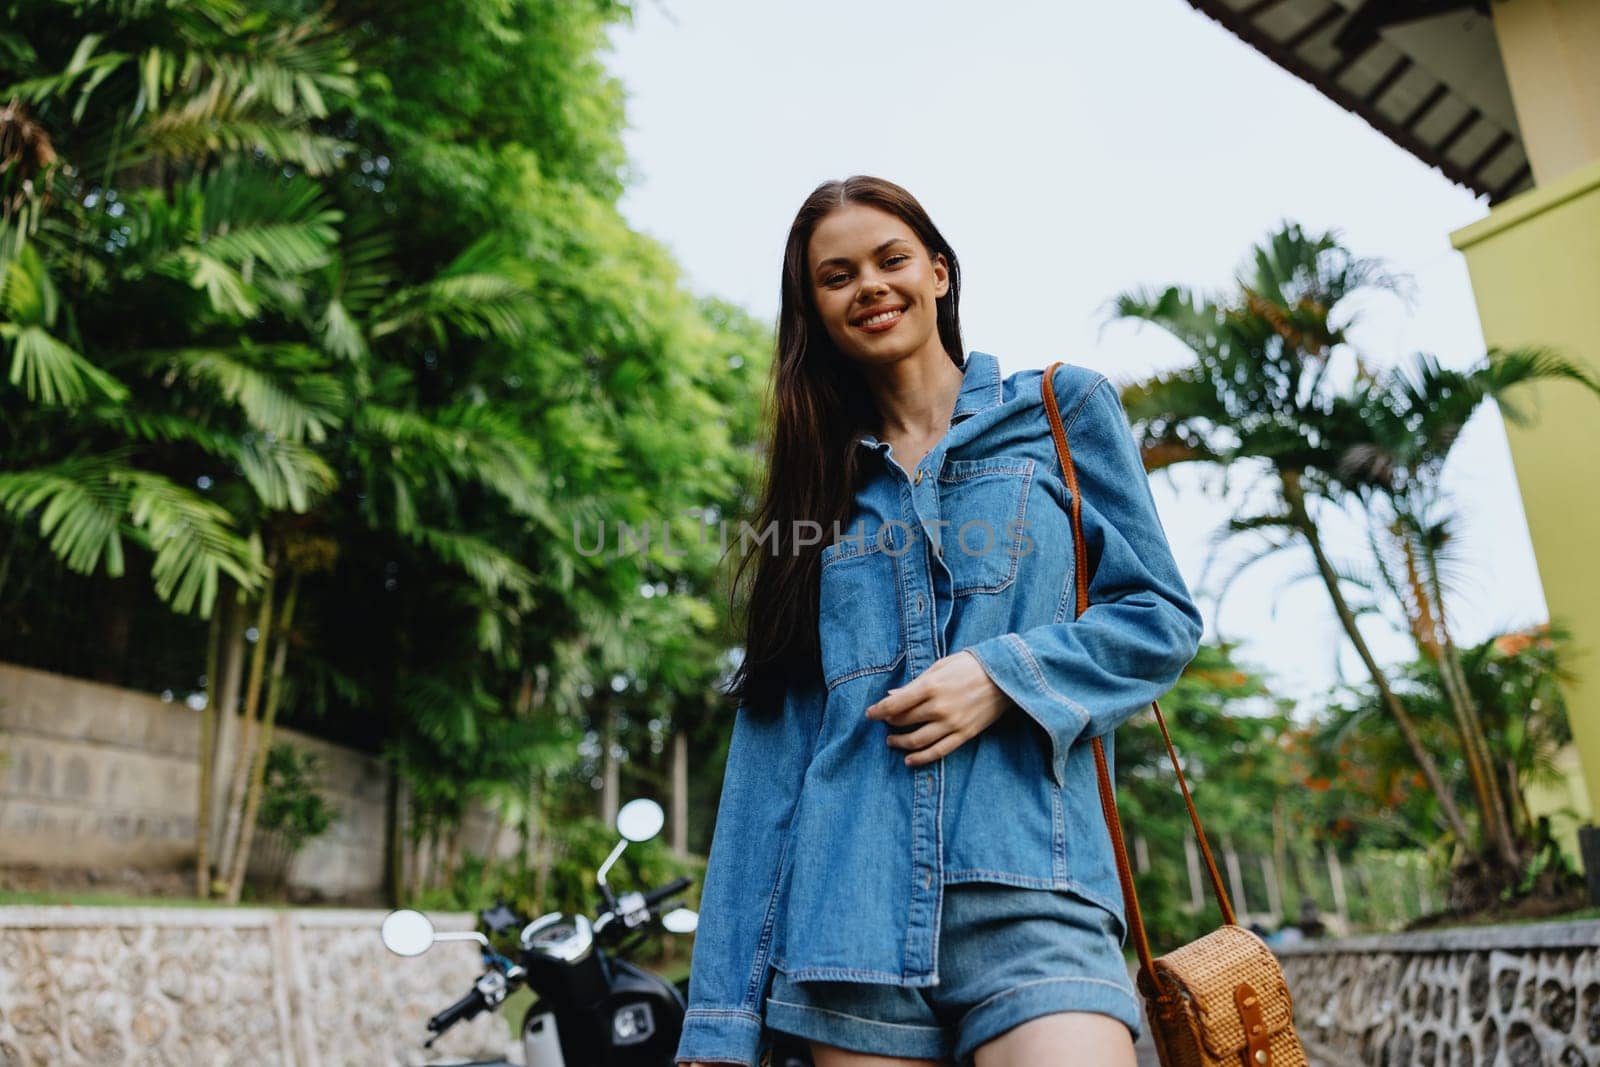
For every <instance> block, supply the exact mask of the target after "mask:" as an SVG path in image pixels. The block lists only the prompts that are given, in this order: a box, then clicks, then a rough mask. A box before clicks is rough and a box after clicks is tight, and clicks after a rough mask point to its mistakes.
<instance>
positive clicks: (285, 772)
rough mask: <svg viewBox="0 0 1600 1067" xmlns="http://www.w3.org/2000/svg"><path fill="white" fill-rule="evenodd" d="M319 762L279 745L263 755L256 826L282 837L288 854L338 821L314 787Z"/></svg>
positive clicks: (306, 753) (311, 753)
mask: <svg viewBox="0 0 1600 1067" xmlns="http://www.w3.org/2000/svg"><path fill="white" fill-rule="evenodd" d="M319 762H320V761H319V760H318V759H317V756H316V754H315V753H313V752H307V751H304V750H302V749H298V748H295V747H294V746H293V745H289V744H286V743H284V742H281V741H280V742H278V743H277V744H275V745H273V746H272V748H271V750H270V751H268V753H267V774H266V781H265V785H264V787H263V789H262V793H261V806H260V807H259V808H258V809H256V825H257V826H258V827H260V828H261V829H263V830H268V831H276V832H277V833H279V834H281V835H283V838H284V840H285V842H286V843H287V845H288V848H289V851H290V852H291V853H295V852H299V851H300V850H301V849H302V848H304V847H305V846H306V843H307V842H309V841H312V840H314V839H316V838H318V837H321V836H322V835H323V834H325V833H327V832H328V830H329V829H330V828H331V827H332V826H333V824H334V822H335V820H337V819H338V817H339V812H338V809H337V808H335V807H334V806H333V805H331V804H329V803H328V801H327V798H325V797H324V796H323V795H322V792H321V790H320V789H318V787H317V781H318V776H319V771H320V769H321V768H320V766H319Z"/></svg>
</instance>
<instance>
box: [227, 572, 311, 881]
mask: <svg viewBox="0 0 1600 1067" xmlns="http://www.w3.org/2000/svg"><path fill="white" fill-rule="evenodd" d="M299 596H300V575H299V573H298V572H296V573H295V574H294V576H293V577H291V578H290V579H289V592H288V594H287V595H286V596H284V598H283V612H282V614H281V615H279V617H278V618H279V622H278V632H277V635H276V644H277V647H276V648H275V649H274V650H273V654H272V677H271V679H270V680H269V681H268V682H267V702H266V707H265V708H264V709H263V710H262V713H261V729H260V730H259V731H258V733H259V737H258V738H257V740H256V746H255V748H256V751H255V761H254V763H253V764H252V765H251V768H250V790H249V792H248V793H246V794H245V802H244V811H243V813H242V815H241V817H240V821H239V844H238V847H237V848H235V849H234V853H233V873H232V875H231V876H230V877H229V879H228V903H229V904H237V903H239V896H240V894H242V893H243V892H244V873H245V868H246V867H247V866H249V863H250V842H251V841H252V840H253V839H254V838H255V832H256V812H257V810H259V808H260V807H261V789H262V786H263V784H264V783H265V782H266V777H267V752H268V751H269V750H270V749H271V747H272V724H273V721H274V720H275V719H276V718H277V716H278V699H279V697H281V696H282V694H283V668H284V664H285V663H286V662H287V661H288V659H289V627H290V625H291V623H292V622H293V621H294V605H295V601H296V600H297V599H299Z"/></svg>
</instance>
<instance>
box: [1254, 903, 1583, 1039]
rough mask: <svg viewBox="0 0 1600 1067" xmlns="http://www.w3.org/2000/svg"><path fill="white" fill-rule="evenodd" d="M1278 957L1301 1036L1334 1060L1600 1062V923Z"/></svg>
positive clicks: (1309, 947) (1302, 950) (1468, 932)
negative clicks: (1289, 991)
mask: <svg viewBox="0 0 1600 1067" xmlns="http://www.w3.org/2000/svg"><path fill="white" fill-rule="evenodd" d="M1277 952H1278V955H1279V958H1280V960H1281V961H1282V963H1283V969H1284V972H1285V974H1286V975H1287V977H1288V980H1289V988H1290V990H1291V991H1292V992H1293V996H1294V1002H1295V1026H1296V1028H1297V1029H1298V1030H1299V1032H1300V1034H1301V1035H1302V1037H1304V1038H1305V1040H1306V1043H1307V1045H1308V1046H1310V1047H1315V1048H1316V1049H1317V1051H1318V1052H1319V1053H1325V1054H1326V1056H1327V1059H1328V1060H1329V1061H1330V1062H1339V1063H1351V1064H1357V1063H1359V1064H1382V1065H1385V1067H1402V1065H1409V1064H1416V1065H1419V1067H1491V1065H1496V1067H1498V1065H1501V1064H1507V1065H1510V1067H1590V1065H1596V1064H1600V921H1594V920H1590V921H1582V922H1555V923H1527V924H1522V925H1514V926H1492V927H1480V928H1460V929H1454V930H1441V931H1437V932H1433V933H1426V932H1424V933H1414V934H1389V935H1380V936H1374V937H1364V938H1352V939H1349V940H1344V941H1335V942H1306V943H1303V944H1299V945H1287V946H1281V947H1279V948H1278V949H1277Z"/></svg>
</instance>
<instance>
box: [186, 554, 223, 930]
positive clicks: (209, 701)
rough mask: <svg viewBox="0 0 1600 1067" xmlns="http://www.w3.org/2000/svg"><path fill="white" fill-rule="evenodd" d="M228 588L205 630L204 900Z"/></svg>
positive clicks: (199, 887) (197, 880)
mask: <svg viewBox="0 0 1600 1067" xmlns="http://www.w3.org/2000/svg"><path fill="white" fill-rule="evenodd" d="M229 588H230V585H229V583H228V581H227V579H224V580H223V582H222V590H221V595H219V596H218V597H217V605H216V608H215V609H214V610H213V611H212V612H211V625H210V627H209V628H208V629H207V631H206V702H205V706H204V707H202V708H201V709H200V751H199V754H198V757H197V758H198V759H199V761H200V782H199V788H198V790H197V792H196V794H195V804H194V895H195V896H196V897H198V898H199V899H201V900H204V899H205V898H206V897H208V896H210V895H211V766H212V758H213V755H214V754H213V752H212V749H214V748H215V747H216V734H217V707H216V704H217V686H218V682H219V681H220V679H218V678H217V669H218V664H219V663H220V661H221V659H222V649H221V645H222V642H223V641H224V639H225V638H226V634H227V625H226V618H227V616H228V615H230V614H231V612H230V610H229V606H230V601H229V598H228V595H227V593H228V590H229Z"/></svg>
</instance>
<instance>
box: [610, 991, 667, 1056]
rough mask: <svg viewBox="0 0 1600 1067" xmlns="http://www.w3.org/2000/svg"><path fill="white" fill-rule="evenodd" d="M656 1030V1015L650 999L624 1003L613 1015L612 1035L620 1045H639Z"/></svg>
mask: <svg viewBox="0 0 1600 1067" xmlns="http://www.w3.org/2000/svg"><path fill="white" fill-rule="evenodd" d="M655 1032H656V1017H655V1013H654V1012H652V1011H651V1010H650V1004H649V1002H648V1001H643V1000H641V1001H639V1002H638V1003H637V1004H624V1005H623V1006H622V1007H620V1008H618V1009H617V1010H616V1013H615V1014H613V1015H612V1016H611V1036H612V1037H613V1038H614V1039H615V1041H616V1043H617V1044H618V1045H637V1044H639V1042H641V1041H648V1040H649V1039H650V1036H651V1035H652V1034H654V1033H655Z"/></svg>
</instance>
